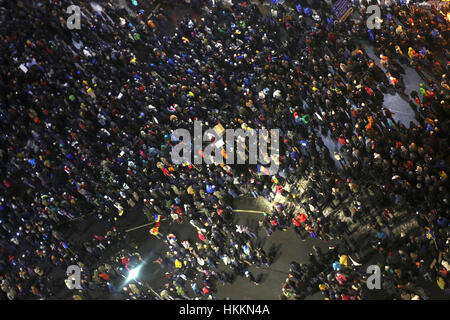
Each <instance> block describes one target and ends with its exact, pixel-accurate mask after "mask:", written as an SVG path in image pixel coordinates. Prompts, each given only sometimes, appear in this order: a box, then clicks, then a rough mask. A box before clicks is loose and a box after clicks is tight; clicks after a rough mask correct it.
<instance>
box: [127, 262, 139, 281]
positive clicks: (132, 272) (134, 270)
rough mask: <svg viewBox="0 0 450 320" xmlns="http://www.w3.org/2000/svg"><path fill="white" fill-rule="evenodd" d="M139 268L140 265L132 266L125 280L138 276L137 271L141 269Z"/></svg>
mask: <svg viewBox="0 0 450 320" xmlns="http://www.w3.org/2000/svg"><path fill="white" fill-rule="evenodd" d="M141 268H142V265H140V266H137V267H136V268H134V269H131V270H130V271H129V272H128V278H127V282H129V281H131V280H134V279H136V278H137V277H138V275H139V271H141Z"/></svg>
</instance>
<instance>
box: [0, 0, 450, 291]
mask: <svg viewBox="0 0 450 320" xmlns="http://www.w3.org/2000/svg"><path fill="white" fill-rule="evenodd" d="M141 2H142V3H141ZM413 3H414V2H413V1H411V2H409V3H408V4H406V3H403V2H395V3H394V2H388V1H385V2H383V4H382V6H381V8H382V14H383V17H386V18H385V19H384V22H383V24H382V26H381V29H379V30H377V29H372V30H368V29H367V27H366V25H365V21H364V20H362V21H361V22H357V21H354V20H353V19H347V20H346V21H344V22H338V21H336V20H335V19H334V17H333V12H332V10H331V7H330V6H329V5H328V4H327V3H326V2H324V1H315V2H313V3H308V2H306V1H298V2H296V3H295V4H292V5H291V4H290V3H286V4H285V5H278V6H275V7H274V8H275V9H276V11H277V12H276V13H274V15H277V16H274V15H263V14H262V13H261V11H260V10H259V9H258V7H257V5H256V4H252V3H251V2H244V1H236V0H235V1H233V5H232V6H230V5H229V4H224V5H222V4H221V2H219V1H216V2H215V6H211V3H202V2H199V1H196V2H195V5H196V6H197V7H198V8H201V12H198V13H197V14H195V16H193V15H189V16H187V17H184V18H183V19H180V21H179V22H178V24H177V26H176V29H175V30H174V32H170V29H171V20H172V16H171V11H170V10H168V9H167V8H164V6H160V7H158V8H155V3H151V2H145V1H140V2H139V3H138V2H137V1H130V2H129V3H128V2H127V4H128V7H127V8H124V7H121V6H119V5H114V4H112V2H108V3H107V4H105V5H104V6H103V8H102V9H101V10H95V9H94V8H93V7H92V6H91V5H90V4H89V3H88V2H80V7H81V12H82V16H81V19H82V20H81V23H82V27H81V29H80V30H77V29H68V28H67V25H66V22H67V21H66V20H65V19H66V18H67V16H68V15H67V14H65V10H66V8H67V7H69V6H70V5H72V3H71V1H66V0H59V1H56V0H55V1H48V2H38V1H27V0H22V1H14V2H12V1H8V2H6V1H5V2H2V3H1V5H0V10H1V14H0V19H1V21H2V24H1V25H0V41H1V43H2V45H1V47H0V50H1V54H0V59H1V63H2V69H1V75H2V77H1V83H0V88H1V95H0V99H1V100H0V101H1V113H0V130H1V131H0V163H1V164H0V170H1V171H0V177H1V182H2V183H1V184H0V190H1V191H0V195H1V199H0V223H1V226H2V228H1V233H0V235H1V238H0V241H1V246H0V250H1V256H0V259H1V260H0V277H1V289H2V293H1V294H2V295H1V297H2V298H7V299H33V298H34V299H49V298H52V297H54V296H55V295H56V293H57V292H58V291H59V290H63V289H64V283H62V284H60V283H55V281H54V278H53V277H52V274H53V273H54V272H55V271H54V270H55V269H58V270H60V271H62V272H63V273H65V270H66V268H67V266H69V265H72V264H78V265H79V266H81V267H82V268H83V273H82V274H83V281H82V287H83V289H82V290H79V291H77V292H76V293H75V292H74V298H75V299H82V298H89V297H92V293H93V292H96V291H105V290H106V291H107V292H118V291H123V290H122V288H120V287H119V286H116V283H121V282H122V279H124V278H126V277H127V271H128V270H129V269H130V267H129V265H130V263H131V265H133V266H136V265H138V263H139V262H140V261H142V258H141V257H140V256H139V254H137V251H136V248H135V246H134V244H133V242H132V241H131V240H130V239H128V236H127V235H126V234H125V233H123V232H122V231H119V230H118V229H117V228H116V223H117V221H118V220H119V219H133V216H132V215H131V214H130V212H131V211H132V210H133V208H134V207H135V206H136V204H137V203H142V204H143V208H144V214H145V215H146V216H147V217H148V219H149V220H150V221H154V222H155V225H156V226H159V225H160V224H163V223H174V224H177V223H183V222H189V223H190V224H191V225H192V226H193V227H194V228H195V229H196V230H197V231H198V239H195V240H196V241H195V242H194V241H191V242H189V241H180V240H177V236H180V235H172V234H161V233H160V232H159V229H158V227H153V228H152V229H151V230H150V232H149V237H154V236H156V237H158V238H159V239H161V240H162V241H166V243H167V246H168V251H167V252H165V253H162V254H161V256H160V257H159V258H158V259H157V262H158V263H159V264H160V265H161V267H162V268H163V269H164V270H166V272H167V273H166V279H165V280H166V287H165V288H164V290H162V291H161V292H160V293H159V294H156V295H155V294H153V293H151V290H149V288H147V287H145V285H143V286H142V287H138V286H137V284H139V283H137V284H135V283H133V284H131V285H130V286H129V287H127V288H126V290H128V292H129V297H130V298H132V299H146V298H152V299H153V298H158V299H161V298H162V299H185V298H197V299H215V298H216V291H217V283H218V282H222V283H232V281H233V280H234V279H235V277H236V276H242V277H248V278H249V280H250V281H252V282H253V283H255V284H259V283H260V279H258V277H255V275H254V274H252V273H251V272H250V271H249V267H250V266H254V265H256V266H261V267H268V266H270V264H271V262H272V255H271V253H266V252H265V251H264V250H263V249H262V248H261V247H259V246H258V245H257V244H256V241H255V238H256V237H257V236H256V234H257V231H258V230H250V229H249V228H248V227H245V226H236V224H235V223H234V222H233V221H234V220H233V213H232V210H233V209H232V207H231V203H232V200H233V199H234V198H237V197H239V196H254V197H259V196H262V197H265V198H266V199H267V200H269V201H273V200H274V199H275V198H276V196H277V194H281V195H283V197H284V198H285V199H286V201H285V202H284V203H276V204H275V205H274V206H273V210H272V211H270V212H267V213H266V214H265V217H264V219H262V220H261V222H260V227H261V229H264V230H265V231H266V233H267V235H268V236H270V234H272V233H273V232H274V231H276V230H278V229H286V228H288V227H291V226H292V227H293V228H295V231H296V233H298V235H299V236H300V238H301V239H307V238H310V237H314V238H319V239H323V240H333V239H342V238H343V235H349V236H350V235H351V233H352V232H351V230H349V224H348V220H346V219H342V218H341V216H340V215H339V214H335V213H332V214H327V215H325V214H324V208H325V207H332V208H333V209H335V210H334V211H333V212H337V211H339V210H342V211H343V214H344V215H345V217H346V218H350V219H351V221H352V222H354V223H369V224H371V226H372V227H373V234H371V235H370V236H368V238H367V240H366V241H367V242H368V243H369V242H370V243H371V242H374V243H375V245H374V250H377V252H379V253H380V254H381V255H382V256H383V257H384V263H383V264H382V265H381V268H382V272H383V279H384V281H385V283H383V288H387V289H386V290H387V291H388V292H389V297H388V298H395V299H419V298H420V299H426V298H428V297H429V293H428V292H425V291H424V289H423V288H422V286H419V285H418V284H417V283H418V282H419V280H421V279H425V280H426V281H429V282H430V283H431V284H430V285H432V286H433V285H434V286H438V287H439V288H440V289H441V290H443V291H444V292H446V293H447V294H448V292H449V278H448V277H447V272H448V270H449V263H450V257H449V254H450V252H449V240H448V239H449V238H450V228H449V221H448V219H449V217H450V214H449V207H448V177H447V165H448V160H449V159H448V150H449V148H448V137H449V134H448V110H449V109H448V108H449V101H450V87H449V81H448V66H449V54H450V53H449V51H448V49H446V48H448V39H449V34H448V33H449V21H448V17H447V16H446V14H447V12H448V8H442V9H441V10H440V11H439V10H436V9H435V8H432V9H431V10H425V9H421V8H420V7H418V6H415V5H414V4H413ZM297 4H300V5H299V6H297ZM353 4H354V6H355V7H356V8H358V9H357V11H358V10H361V13H362V14H363V15H364V8H366V7H367V6H368V5H369V4H368V3H367V2H366V1H361V2H360V3H359V2H358V3H356V2H353ZM306 8H308V10H306ZM312 10H313V11H312ZM363 43H368V44H369V45H370V46H373V47H374V48H375V52H376V54H377V55H378V56H379V57H380V58H379V59H380V60H379V61H373V60H372V59H371V58H370V57H369V56H368V54H367V53H366V51H365V49H364V46H363ZM377 64H381V65H382V66H383V68H384V69H385V70H386V71H387V72H386V73H385V72H384V71H383V69H382V68H380V67H379V66H378V65H377ZM402 66H403V67H402ZM404 66H409V67H411V68H414V69H415V70H416V71H417V72H418V73H419V74H420V76H421V77H422V78H423V82H422V83H421V84H420V86H419V87H418V88H416V89H415V90H413V92H412V93H411V94H410V95H407V94H406V93H405V85H404V79H403V76H404V74H405V70H404ZM392 92H397V93H398V94H400V95H401V96H402V97H403V98H404V99H406V100H408V102H409V104H410V106H411V108H412V109H413V110H414V111H415V114H416V117H415V118H416V120H417V121H416V122H411V123H410V124H409V126H405V125H404V124H402V123H400V122H398V121H396V120H395V119H394V117H393V114H392V113H391V112H390V111H389V109H388V108H387V107H385V106H384V105H383V97H384V94H385V93H392ZM194 120H199V121H202V122H203V123H204V124H205V125H206V126H209V127H213V126H215V125H217V124H219V123H220V124H221V125H222V126H223V127H225V128H242V129H244V130H252V129H262V128H267V129H272V128H277V129H279V130H280V136H281V138H280V163H279V164H280V168H279V171H278V173H277V174H276V175H274V176H268V175H262V174H261V173H260V172H259V171H258V167H256V166H252V165H234V166H231V168H230V167H228V166H220V165H217V166H214V165H209V166H206V165H194V164H192V163H187V164H186V163H183V164H176V163H173V162H172V161H171V156H170V151H171V149H172V146H174V145H175V144H176V143H177V141H174V139H173V136H172V133H173V131H174V130H176V129H179V128H185V129H188V130H190V131H192V130H193V122H194ZM327 135H329V136H330V137H331V139H333V140H334V141H335V142H336V145H337V146H339V147H336V149H335V150H329V149H328V148H327V146H326V145H325V143H324V141H323V138H324V137H326V136H327ZM300 178H302V179H306V180H308V184H307V186H305V188H304V190H302V189H301V188H298V190H297V189H296V188H294V187H293V186H296V185H297V181H298V179H300ZM287 184H291V188H289V191H287V189H286V188H285V187H284V186H286V185H287ZM349 199H350V200H351V201H350V202H351V204H348V203H349V202H348V201H349ZM401 210H403V211H407V212H408V219H416V220H417V221H418V224H419V226H420V228H421V231H422V232H420V233H419V234H408V233H407V232H404V233H402V234H401V236H397V235H395V234H394V233H392V232H391V233H390V232H387V231H386V228H385V225H389V222H390V221H391V220H392V219H394V220H395V216H396V214H398V212H399V211H401ZM86 214H92V215H94V216H95V217H96V220H97V222H98V223H99V224H102V225H104V226H105V228H106V229H108V230H109V231H108V233H106V234H105V235H104V236H100V235H96V236H95V237H94V238H93V239H92V240H91V241H90V242H85V243H82V244H80V243H69V242H68V241H67V240H66V239H65V235H64V234H63V233H62V232H61V231H59V229H58V226H59V225H61V224H64V223H68V222H70V221H72V220H74V219H78V218H80V217H82V216H83V215H86ZM379 218H382V219H385V221H386V224H380V222H379V221H380V219H379ZM355 246H357V244H354V245H353V246H352V244H351V243H347V244H346V245H343V246H342V247H339V250H337V249H333V250H331V251H330V252H328V253H326V254H323V253H321V252H320V250H319V249H317V248H315V250H314V252H313V253H312V254H311V261H310V263H309V264H306V265H305V264H298V263H296V262H293V263H292V264H291V270H290V277H289V278H288V280H287V281H286V283H285V284H283V288H282V291H283V296H284V297H286V298H289V299H291V298H299V299H300V298H303V297H305V296H306V295H307V294H308V293H314V292H315V291H317V290H320V291H322V292H323V294H324V296H325V297H326V298H327V299H361V298H364V295H363V294H362V292H363V291H364V290H363V287H364V286H365V285H364V277H363V273H364V271H365V270H363V271H360V270H359V269H358V265H359V262H361V261H359V262H356V261H358V259H357V258H356V257H357V255H355V253H356V251H357V249H356V248H355ZM105 255H106V256H108V257H111V258H108V260H109V261H107V262H105V261H101V259H100V258H101V257H103V256H105ZM352 258H353V259H356V261H355V260H353V259H352ZM222 263H223V264H225V265H227V266H229V267H230V268H228V270H230V271H220V270H219V269H218V265H219V264H222ZM61 286H62V287H63V288H62V289H61Z"/></svg>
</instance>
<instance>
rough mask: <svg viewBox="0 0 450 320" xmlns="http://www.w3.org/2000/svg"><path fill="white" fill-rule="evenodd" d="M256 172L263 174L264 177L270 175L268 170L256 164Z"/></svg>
mask: <svg viewBox="0 0 450 320" xmlns="http://www.w3.org/2000/svg"><path fill="white" fill-rule="evenodd" d="M258 172H262V173H264V174H266V175H269V174H270V172H269V169H267V168H266V167H264V166H262V165H260V164H258Z"/></svg>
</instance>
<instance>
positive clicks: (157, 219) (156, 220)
mask: <svg viewBox="0 0 450 320" xmlns="http://www.w3.org/2000/svg"><path fill="white" fill-rule="evenodd" d="M160 220H161V215H160V214H155V222H159V221H160Z"/></svg>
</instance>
